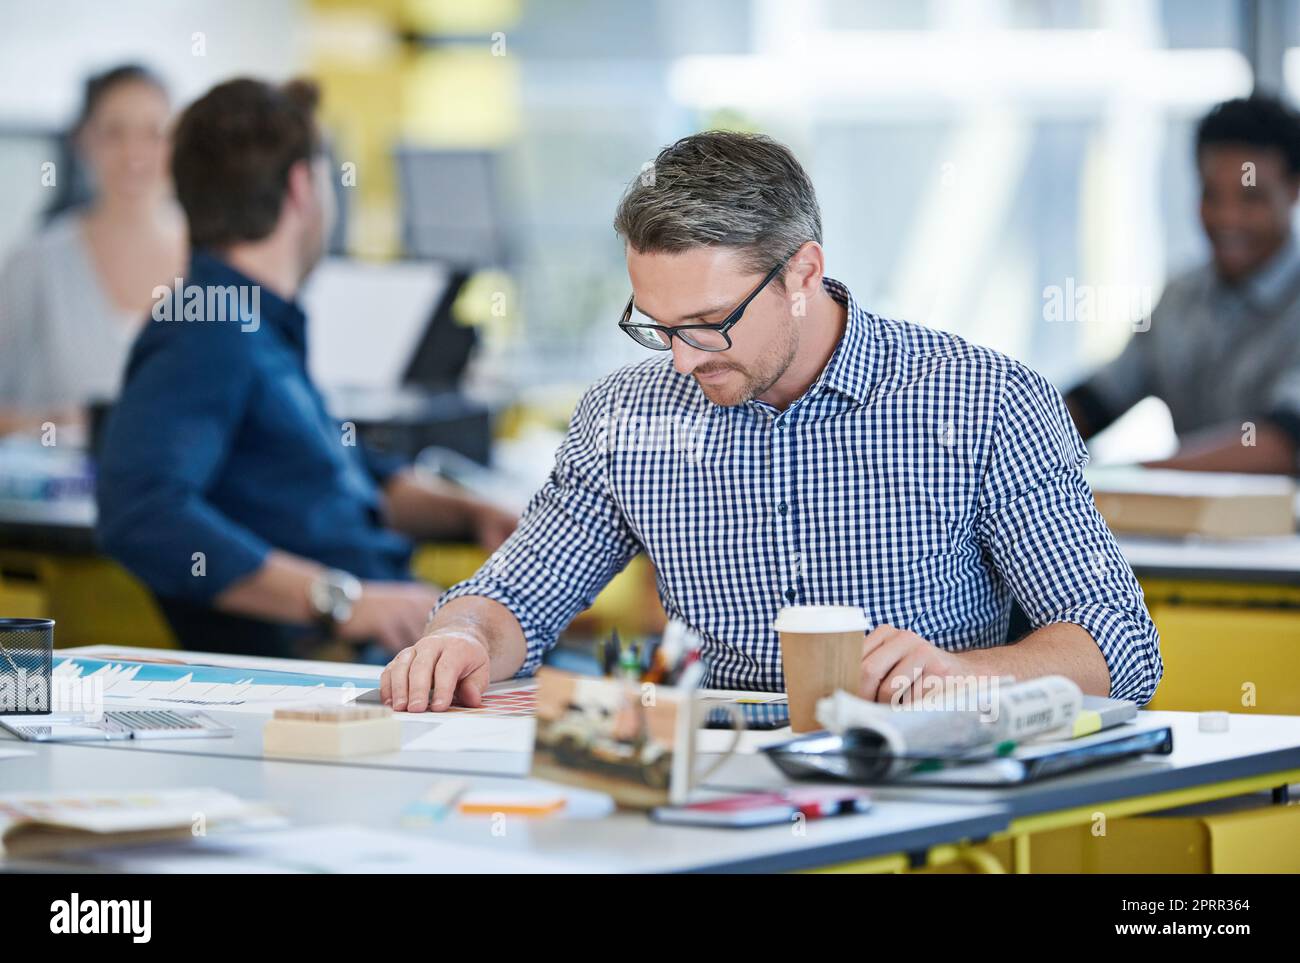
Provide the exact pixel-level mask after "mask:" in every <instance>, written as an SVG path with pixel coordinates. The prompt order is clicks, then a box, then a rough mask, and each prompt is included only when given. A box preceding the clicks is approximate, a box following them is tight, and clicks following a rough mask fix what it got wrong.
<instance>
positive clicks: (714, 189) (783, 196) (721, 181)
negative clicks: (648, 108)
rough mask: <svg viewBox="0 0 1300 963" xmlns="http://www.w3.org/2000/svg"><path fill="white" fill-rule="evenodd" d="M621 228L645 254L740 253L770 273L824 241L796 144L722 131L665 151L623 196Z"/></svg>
mask: <svg viewBox="0 0 1300 963" xmlns="http://www.w3.org/2000/svg"><path fill="white" fill-rule="evenodd" d="M614 230H616V231H617V232H618V233H619V235H621V236H622V238H623V240H625V241H626V242H627V243H628V244H629V245H631V246H632V248H634V249H635V250H637V251H643V252H651V253H660V252H662V253H667V254H675V253H678V252H681V251H685V250H688V249H690V248H693V247H700V246H713V245H718V246H722V247H729V248H735V249H737V250H738V251H742V252H744V257H745V263H746V266H747V267H750V268H751V269H752V270H753V271H754V272H755V273H759V272H761V273H764V274H765V273H767V272H768V271H770V270H772V268H774V267H776V265H778V264H780V263H782V262H783V261H784V260H786V259H787V258H789V257H790V255H791V254H793V253H794V252H795V251H796V250H798V249H799V247H800V246H801V245H803V244H805V243H807V242H808V241H817V242H818V243H821V239H822V216H821V211H820V209H819V208H818V207H817V195H816V193H815V192H814V191H813V186H812V181H811V180H809V178H808V174H807V173H806V172H805V171H804V169H803V168H802V167H801V166H800V165H799V162H798V161H797V160H795V156H794V154H792V153H791V152H790V149H789V148H788V147H786V146H785V145H783V144H779V143H777V142H776V141H774V140H772V138H770V137H766V136H764V135H762V134H741V133H732V132H730V131H717V130H715V131H706V132H705V133H702V134H692V135H691V136H690V137H683V138H682V139H681V140H679V141H678V142H677V143H675V144H672V145H670V146H668V147H665V148H664V149H663V150H661V151H660V152H659V156H658V157H656V158H655V160H654V164H653V166H652V165H649V164H647V165H646V167H645V169H643V171H642V172H641V174H640V175H638V177H637V178H636V179H635V180H633V181H632V183H631V184H629V185H628V188H627V190H626V191H625V192H624V193H623V199H622V200H621V201H619V205H618V213H617V214H615V216H614ZM779 281H780V278H777V282H778V283H779Z"/></svg>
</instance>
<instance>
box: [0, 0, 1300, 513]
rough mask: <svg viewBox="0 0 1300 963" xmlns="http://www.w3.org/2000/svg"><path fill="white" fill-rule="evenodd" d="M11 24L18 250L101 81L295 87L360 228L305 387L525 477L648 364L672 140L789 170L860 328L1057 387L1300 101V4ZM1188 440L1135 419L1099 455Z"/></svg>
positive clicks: (771, 8) (1147, 411) (723, 2)
mask: <svg viewBox="0 0 1300 963" xmlns="http://www.w3.org/2000/svg"><path fill="white" fill-rule="evenodd" d="M0 21H2V23H0V209H2V210H3V211H4V217H3V218H0V251H7V250H9V249H10V248H11V247H12V245H14V244H15V243H16V242H18V241H19V240H20V239H22V238H24V237H26V236H28V235H29V234H30V233H31V231H33V230H34V229H35V227H36V226H37V225H39V223H40V222H41V220H42V218H43V216H44V215H45V213H46V212H47V209H48V207H49V205H50V203H51V200H52V192H51V191H50V189H49V188H47V187H44V186H42V183H41V177H40V173H41V165H42V164H43V163H44V162H46V161H49V160H52V159H56V158H60V157H62V156H63V155H62V153H61V137H62V134H63V132H64V131H65V130H66V128H67V126H68V124H69V122H70V121H71V119H72V117H73V115H74V113H75V111H76V109H77V104H78V101H79V98H80V96H81V90H82V84H83V82H84V80H85V78H86V77H87V75H89V74H90V73H92V72H94V71H97V70H102V69H104V68H106V67H109V66H113V65H115V64H118V63H122V62H141V63H145V64H147V65H148V66H150V67H152V68H153V69H155V70H156V71H157V72H158V73H159V74H161V76H162V77H163V79H164V80H165V81H166V82H167V83H168V84H169V86H170V88H171V92H172V95H173V98H174V101H175V104H176V107H177V109H180V108H182V107H183V106H184V105H185V104H186V103H188V102H189V101H190V100H192V99H193V98H194V97H196V96H198V95H200V94H201V93H202V92H204V91H205V90H206V89H208V88H209V87H211V86H212V85H213V84H215V83H217V82H219V81H222V80H224V79H227V78H230V77H232V76H235V75H240V74H251V75H256V76H259V77H264V78H268V79H283V78H287V77H289V76H291V75H294V74H299V73H307V74H310V75H312V76H314V77H316V78H317V79H318V80H319V81H320V82H321V83H322V85H323V88H324V95H325V100H324V111H323V117H324V120H325V122H326V124H327V127H328V131H329V135H330V139H331V150H332V153H333V155H334V160H335V165H336V168H337V170H338V171H339V175H340V176H339V195H340V200H341V202H342V211H343V214H344V217H343V219H342V221H341V224H340V228H339V231H338V236H337V237H336V238H335V239H334V242H333V245H332V247H333V251H332V254H331V256H330V257H329V258H328V259H327V261H326V262H325V263H324V264H323V265H322V266H321V268H320V269H319V270H318V272H317V275H316V276H315V277H314V278H313V279H312V280H311V282H310V284H309V288H308V290H307V292H306V294H305V300H306V302H307V305H308V307H309V310H310V312H311V314H312V317H313V322H312V323H313V325H314V329H313V331H312V336H311V337H312V358H311V362H312V366H313V369H314V371H315V373H316V374H317V376H318V378H319V379H320V380H321V381H322V382H324V383H325V384H326V385H327V386H329V387H330V388H332V389H334V392H335V396H336V397H340V398H342V399H344V400H343V401H342V402H341V404H343V405H344V406H347V405H352V406H353V408H354V409H355V410H358V411H363V410H364V409H365V408H366V404H367V403H368V402H367V401H366V399H368V398H372V397H373V392H376V391H379V392H383V391H390V392H391V391H405V390H407V389H411V390H413V391H415V392H416V395H415V398H416V400H415V401H411V396H409V395H404V396H402V397H404V398H405V399H406V401H410V403H411V404H412V405H414V407H412V408H410V409H409V410H408V411H407V413H408V414H409V415H410V417H409V418H408V419H407V420H408V421H413V422H416V423H420V422H421V420H422V419H423V417H424V416H423V414H422V412H425V409H422V408H420V406H419V405H420V403H421V402H420V401H419V398H420V397H422V396H421V395H420V394H419V393H420V392H433V393H435V394H439V396H440V398H441V401H440V402H439V403H440V404H441V405H442V407H441V408H440V409H439V414H438V418H440V419H442V421H443V422H444V423H445V424H446V425H448V426H450V427H449V428H448V430H447V432H448V433H444V436H437V437H435V438H434V439H433V440H434V441H438V442H441V443H444V444H445V445H446V447H449V448H452V449H454V450H457V451H459V452H461V454H463V455H465V456H467V457H468V458H470V459H471V460H476V461H480V462H482V461H488V460H495V461H496V462H497V463H498V464H500V463H501V462H502V461H503V460H504V461H505V462H506V465H507V467H513V468H517V469H518V470H519V471H520V473H521V475H528V474H529V473H530V472H531V473H532V474H534V475H535V474H536V473H537V472H538V471H544V470H545V467H546V464H547V463H548V461H549V458H550V455H551V452H552V451H553V446H554V444H555V442H556V440H557V439H558V437H559V434H558V433H559V431H560V430H561V429H562V426H563V423H564V420H565V419H566V418H567V415H568V412H569V410H570V408H571V406H572V403H573V401H574V400H575V399H576V397H577V395H578V393H579V391H580V390H581V388H582V387H583V386H584V385H585V384H587V383H589V382H590V381H592V380H593V379H595V378H596V377H598V376H600V375H601V374H603V373H605V372H607V371H609V370H611V369H612V368H614V367H616V366H617V365H619V364H621V363H624V362H626V361H630V360H634V359H637V358H639V357H641V356H642V354H641V351H640V349H638V348H637V346H636V345H634V344H633V343H632V342H631V341H630V340H629V339H627V338H626V337H625V336H624V335H622V333H621V332H620V331H619V330H618V329H617V327H616V325H615V321H616V320H617V317H618V315H619V312H620V310H621V308H622V305H623V303H624V301H625V300H626V298H627V294H628V290H629V285H628V280H627V276H626V273H625V270H624V266H623V259H622V250H621V246H620V244H619V241H618V239H617V238H616V236H615V234H614V232H613V230H612V227H611V220H612V216H613V212H614V208H615V204H616V202H617V200H618V198H619V196H620V194H621V192H622V190H623V188H624V187H625V185H626V184H627V183H628V182H629V181H630V180H631V179H632V178H633V177H635V176H637V175H638V173H639V172H640V170H641V168H642V165H643V164H645V163H646V162H648V161H650V160H651V159H652V158H653V157H654V155H655V153H656V152H657V151H658V149H659V148H660V147H662V146H663V145H665V144H667V143H669V142H671V141H673V140H674V139H676V138H678V137H680V136H683V135H685V134H688V133H691V132H693V131H697V130H700V129H704V128H710V127H731V128H742V129H752V130H761V131H765V132H768V133H770V134H772V135H773V136H775V137H777V138H778V139H781V140H783V141H785V142H786V143H788V144H790V145H791V146H792V147H793V148H794V150H795V152H796V153H797V154H798V155H799V157H800V158H801V159H802V160H803V162H804V163H805V165H806V166H807V168H808V169H809V171H810V172H811V174H812V177H813V180H814V182H815V184H816V186H817V189H818V193H819V196H820V200H821V204H822V210H823V216H824V223H825V232H826V237H825V242H826V249H827V255H828V267H829V273H830V274H831V275H832V276H834V277H837V278H840V279H842V280H843V281H845V282H847V283H848V284H849V286H850V288H851V289H852V290H853V291H854V293H855V295H856V296H857V298H858V299H859V300H860V301H861V302H863V303H864V304H866V305H867V306H868V307H870V308H871V309H873V310H875V311H877V312H878V313H886V314H893V315H896V316H900V317H905V318H907V319H909V320H913V321H919V322H923V323H927V324H930V325H933V326H935V327H939V328H944V329H948V330H951V331H954V332H957V333H959V334H961V335H964V336H965V337H967V338H970V339H972V340H974V341H977V342H980V343H983V344H987V345H990V346H993V347H995V348H998V349H1000V350H1002V351H1005V352H1007V353H1009V354H1011V355H1013V356H1015V357H1017V358H1020V359H1022V360H1024V361H1026V362H1028V363H1029V364H1031V365H1033V366H1035V367H1036V368H1038V369H1039V370H1041V371H1042V372H1044V373H1045V374H1046V375H1047V376H1048V377H1049V378H1050V379H1051V380H1053V381H1054V382H1055V383H1056V384H1057V385H1058V386H1060V387H1062V388H1064V387H1067V386H1068V385H1069V384H1071V383H1072V382H1073V381H1074V380H1075V379H1076V378H1077V377H1078V376H1079V375H1081V374H1082V373H1083V372H1084V371H1085V370H1087V369H1089V368H1091V367H1093V366H1094V365H1095V364H1096V363H1097V362H1099V361H1102V360H1104V359H1105V358H1107V357H1109V356H1111V355H1113V354H1114V353H1115V352H1117V351H1118V350H1119V349H1120V347H1121V346H1122V344H1123V343H1124V341H1125V339H1126V338H1127V337H1128V336H1129V334H1130V332H1131V330H1132V325H1133V323H1134V322H1135V321H1137V320H1138V319H1139V317H1140V315H1141V314H1142V313H1144V312H1145V311H1146V310H1149V308H1150V306H1151V305H1152V304H1153V303H1154V302H1155V300H1156V299H1157V298H1158V296H1159V293H1160V290H1161V287H1162V286H1163V284H1164V282H1165V279H1166V277H1167V276H1168V275H1169V273H1170V272H1176V271H1179V270H1182V269H1184V268H1186V267H1189V266H1192V265H1193V264H1195V263H1197V262H1198V261H1199V260H1200V259H1201V258H1203V257H1204V254H1205V244H1204V239H1203V237H1202V234H1201V231H1200V227H1199V224H1198V222H1197V216H1196V205H1197V195H1198V187H1197V182H1196V177H1195V170H1194V166H1193V157H1192V145H1191V135H1192V131H1193V128H1194V125H1195V122H1196V120H1197V119H1198V118H1199V117H1200V116H1201V115H1202V114H1203V113H1204V112H1205V111H1206V109H1207V108H1208V107H1209V106H1210V105H1211V104H1213V103H1215V102H1217V101H1220V100H1223V99H1226V98H1230V97H1235V96H1241V95H1244V94H1247V93H1249V92H1250V91H1251V90H1252V88H1253V87H1255V86H1256V85H1257V84H1258V85H1259V86H1261V87H1263V88H1266V89H1269V90H1275V91H1280V92H1283V93H1284V94H1287V95H1288V96H1291V97H1294V96H1295V95H1296V94H1297V93H1300V0H1275V2H1270V0H929V2H925V0H870V2H855V0H713V2H707V3H701V2H697V0H643V2H605V0H473V2H469V0H368V2H362V0H187V2H183V3H178V2H173V0H117V2H113V3H104V2H99V0H43V2H41V3H36V4H31V3H23V2H17V0H0ZM1082 287H1089V288H1090V289H1092V290H1094V291H1096V292H1103V293H1107V294H1109V295H1110V296H1107V297H1102V298H1100V299H1098V300H1097V302H1096V303H1094V304H1093V305H1091V306H1090V309H1089V311H1090V313H1089V314H1088V316H1086V317H1074V318H1073V319H1070V318H1067V319H1066V320H1052V319H1050V318H1049V312H1048V311H1047V310H1046V309H1045V302H1046V300H1047V299H1046V296H1045V292H1048V291H1050V290H1053V289H1059V290H1061V291H1063V292H1065V294H1066V296H1067V297H1068V296H1069V293H1070V292H1071V291H1074V290H1077V289H1079V288H1082ZM362 306H368V307H364V308H363V307H362ZM69 350H76V348H75V346H69ZM367 392H370V393H371V394H367ZM449 398H450V399H453V400H451V401H449V400H448V399H449ZM462 402H463V406H462V407H457V406H458V405H461V403H462ZM448 406H450V407H448ZM345 413H347V412H345ZM372 413H373V417H372V418H370V420H371V421H372V422H374V425H373V426H372V427H375V430H382V428H383V426H384V424H385V423H386V422H388V423H392V422H394V421H396V422H398V423H400V422H402V418H401V417H400V416H401V413H402V408H401V404H400V403H398V402H393V401H392V399H391V398H390V399H389V401H388V402H386V403H385V404H384V405H379V406H378V407H377V408H374V409H373V412H372ZM480 414H481V415H482V418H481V419H479V415H480ZM376 426H377V427H376ZM390 427H391V424H390ZM408 427H409V426H408ZM400 428H401V425H400V424H399V429H400ZM489 436H491V437H489ZM493 438H494V439H495V441H492V440H491V439H493ZM389 440H390V441H391V443H392V444H394V445H395V446H397V447H403V446H405V447H419V446H421V445H422V444H424V443H425V442H428V441H429V440H430V438H429V437H427V436H426V435H424V434H420V432H419V431H418V430H417V431H416V433H415V436H414V437H412V438H405V437H402V434H401V430H396V431H395V432H394V433H392V437H390V439H389ZM512 444H513V445H515V448H514V449H513V450H512V449H511V447H510V446H511V445H512ZM1172 444H1173V436H1172V431H1171V429H1170V427H1169V423H1168V417H1167V415H1166V414H1165V413H1164V412H1163V411H1162V410H1161V404H1160V402H1158V401H1155V400H1148V401H1147V402H1144V403H1143V404H1142V405H1140V406H1139V407H1138V408H1137V409H1135V411H1133V412H1131V413H1130V415H1129V416H1128V417H1126V418H1125V419H1124V420H1123V421H1122V422H1121V424H1120V425H1118V426H1116V428H1114V429H1112V430H1111V431H1110V432H1108V433H1107V434H1106V435H1105V436H1103V437H1102V438H1101V439H1099V440H1098V441H1097V443H1096V444H1095V445H1094V446H1093V449H1094V455H1095V456H1098V457H1100V458H1101V459H1102V460H1106V459H1111V460H1124V459H1129V460H1131V459H1132V458H1134V457H1138V456H1159V455H1162V454H1164V453H1166V452H1167V451H1168V450H1169V449H1170V448H1171V447H1172ZM522 494H526V492H516V493H515V495H516V496H522Z"/></svg>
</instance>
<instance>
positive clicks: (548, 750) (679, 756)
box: [532, 668, 745, 809]
mask: <svg viewBox="0 0 1300 963" xmlns="http://www.w3.org/2000/svg"><path fill="white" fill-rule="evenodd" d="M719 708H721V709H724V710H725V711H727V712H728V713H729V714H730V716H731V718H732V731H733V733H734V737H733V739H732V741H731V744H730V745H729V746H728V747H727V749H726V751H725V752H723V753H722V755H721V756H720V757H719V758H718V759H717V760H716V761H714V762H713V764H712V765H711V766H709V767H708V768H707V769H706V770H705V771H703V772H700V771H697V769H696V765H697V758H698V755H699V754H698V752H697V751H696V741H695V737H696V733H697V732H698V731H699V729H700V726H701V725H702V723H703V721H704V716H705V714H706V713H707V712H708V711H709V710H710V709H719ZM744 728H745V719H744V715H743V714H742V713H741V711H740V709H739V708H738V707H736V706H735V705H731V704H723V705H721V706H719V705H717V703H716V702H714V703H708V704H706V702H705V701H704V700H703V699H702V698H700V694H699V690H697V689H676V688H672V687H669V686H662V685H655V684H653V683H638V682H628V681H622V680H617V679H607V678H592V677H590V676H582V675H576V674H574V673H571V672H562V671H560V670H558V669H549V668H543V669H541V670H540V671H539V672H538V673H537V736H536V743H535V745H534V747H533V768H532V775H533V776H535V777H536V778H538V779H546V780H549V781H551V782H558V783H564V784H566V785H571V786H579V787H581V788H583V789H594V790H598V791H600V792H604V793H608V794H609V795H610V796H612V797H613V799H614V801H615V802H617V803H618V804H619V805H620V806H625V807H628V808H633V809H651V808H653V807H655V806H663V805H681V804H682V803H685V802H686V801H687V800H688V799H689V797H690V794H691V791H692V790H693V789H694V788H695V787H696V786H698V785H699V784H700V783H701V782H702V781H703V780H705V779H707V778H708V777H709V776H710V775H711V774H712V773H713V772H714V771H715V770H716V769H717V768H718V767H719V766H721V765H722V763H724V762H725V761H726V760H727V759H728V758H729V757H730V756H731V754H732V753H734V752H735V751H736V746H737V745H739V743H740V737H741V735H742V733H743V731H744Z"/></svg>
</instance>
